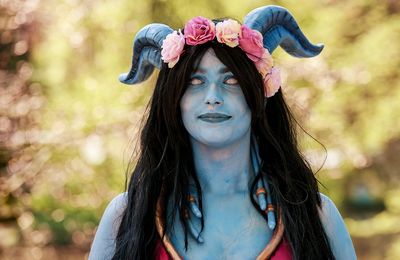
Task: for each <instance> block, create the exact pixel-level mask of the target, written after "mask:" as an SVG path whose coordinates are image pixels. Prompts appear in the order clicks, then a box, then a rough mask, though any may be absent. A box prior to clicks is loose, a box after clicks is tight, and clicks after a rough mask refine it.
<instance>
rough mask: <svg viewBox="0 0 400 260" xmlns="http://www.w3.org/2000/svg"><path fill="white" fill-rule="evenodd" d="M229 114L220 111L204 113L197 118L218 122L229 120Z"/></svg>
mask: <svg viewBox="0 0 400 260" xmlns="http://www.w3.org/2000/svg"><path fill="white" fill-rule="evenodd" d="M230 118H231V116H228V115H225V114H221V113H205V114H202V115H200V116H199V119H200V120H202V121H205V122H209V123H219V122H223V121H226V120H229V119H230Z"/></svg>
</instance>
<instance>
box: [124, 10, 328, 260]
mask: <svg viewBox="0 0 400 260" xmlns="http://www.w3.org/2000/svg"><path fill="white" fill-rule="evenodd" d="M209 41H214V42H215V41H217V42H218V43H221V44H225V45H227V46H229V47H231V48H236V47H238V48H240V49H242V50H243V51H244V52H245V54H246V55H247V57H248V58H249V59H250V60H252V61H253V62H254V64H255V65H256V68H257V70H258V71H259V72H260V74H261V75H262V77H263V81H264V93H265V100H264V101H265V103H266V101H267V99H268V98H271V97H272V96H273V95H274V94H275V93H276V92H277V91H278V89H279V87H280V81H279V80H276V79H277V78H278V76H277V74H276V73H277V72H278V71H277V70H276V68H274V67H273V64H272V58H271V56H270V54H272V52H273V51H274V50H275V49H276V48H277V46H281V47H282V48H283V49H284V50H285V51H286V52H287V53H289V54H290V55H292V56H295V57H313V56H316V55H318V54H319V53H320V52H321V51H322V49H323V45H322V44H317V45H314V44H312V43H310V42H309V41H308V39H307V38H306V37H305V36H304V34H303V33H302V31H301V30H300V28H299V26H298V24H297V22H296V21H295V20H294V18H293V16H292V15H291V14H290V13H289V11H287V10H286V9H285V8H282V7H279V6H264V7H260V8H257V9H255V10H253V11H251V12H250V13H249V14H248V15H247V16H246V17H245V19H244V22H243V25H240V24H238V23H237V22H236V21H233V20H230V19H228V20H224V21H222V22H217V23H216V24H215V22H213V21H211V20H209V19H207V18H204V17H195V18H193V19H192V20H190V21H189V22H188V23H187V24H186V26H185V28H184V31H183V32H181V31H180V30H175V31H174V30H173V29H171V28H170V27H169V26H167V25H164V24H149V25H147V26H145V27H144V28H142V29H141V30H140V31H139V32H138V33H137V35H136V36H135V39H134V46H133V58H132V65H131V69H130V71H129V72H128V73H124V74H122V75H120V77H119V79H120V81H121V82H122V83H125V84H138V83H140V82H143V81H144V80H146V79H147V78H148V77H149V76H150V75H151V74H152V72H153V70H154V68H159V69H161V67H162V64H163V62H165V63H168V69H173V68H174V66H175V64H177V63H178V62H179V57H180V55H181V54H182V53H183V52H184V48H185V46H188V45H192V46H193V45H198V44H204V43H206V42H209ZM254 146H255V147H256V142H255V141H254ZM252 153H253V151H252ZM252 158H253V165H256V167H255V169H254V172H255V173H258V172H259V170H261V169H262V167H260V165H262V162H261V160H260V158H259V157H258V156H257V151H254V155H253V156H252ZM251 192H252V193H254V194H255V196H256V197H257V198H258V201H259V205H260V208H261V210H262V211H264V212H265V215H266V217H267V218H268V225H269V227H270V228H271V229H272V230H274V229H275V224H277V228H276V229H275V232H274V235H273V238H272V239H271V241H270V243H269V244H268V245H267V246H266V248H265V249H264V251H263V252H262V253H261V254H260V256H259V257H258V258H257V259H267V258H270V259H290V258H291V255H292V254H291V252H290V246H289V244H288V241H287V240H286V239H285V238H283V237H284V236H283V234H284V227H283V223H282V219H281V216H280V215H281V214H280V213H279V212H277V211H279V210H275V209H276V208H277V207H276V206H274V205H273V204H272V201H271V196H269V193H270V190H269V187H268V183H267V182H265V181H263V179H262V178H261V180H260V182H259V185H258V186H257V187H256V190H254V191H251ZM193 197H194V196H190V198H188V201H190V203H193V204H195V203H196V200H195V199H193ZM263 200H264V201H265V200H267V203H262V201H263ZM261 205H264V206H261ZM278 209H279V208H278ZM158 211H159V212H161V213H159V214H158V217H157V219H156V222H157V223H156V225H157V229H158V232H159V234H160V235H161V234H162V233H163V232H162V230H163V226H164V225H163V222H164V221H163V217H162V216H163V214H162V211H161V210H160V209H159V210H158ZM193 213H194V215H196V216H197V214H196V213H195V212H193ZM200 217H201V216H200ZM276 218H277V219H278V221H277V222H278V223H276V222H275V219H276ZM198 237H199V236H197V238H198ZM164 238H165V237H164ZM282 238H283V240H282ZM163 244H164V246H163ZM167 251H168V253H169V254H168V253H167ZM156 254H157V256H158V257H159V258H158V259H170V257H172V258H173V259H180V257H179V255H178V254H177V253H176V250H175V249H174V248H173V246H172V244H171V243H170V242H169V241H168V239H163V241H162V242H161V241H159V244H158V246H157V252H156Z"/></svg>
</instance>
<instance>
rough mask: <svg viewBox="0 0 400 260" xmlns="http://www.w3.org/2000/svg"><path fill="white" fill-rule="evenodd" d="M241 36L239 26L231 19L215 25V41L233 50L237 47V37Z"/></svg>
mask: <svg viewBox="0 0 400 260" xmlns="http://www.w3.org/2000/svg"><path fill="white" fill-rule="evenodd" d="M240 34H241V28H240V24H239V23H238V22H237V21H235V20H232V19H228V20H225V21H223V22H219V23H217V26H216V36H217V41H219V42H220V43H225V44H226V45H228V46H229V47H231V48H233V47H236V46H238V45H239V35H240Z"/></svg>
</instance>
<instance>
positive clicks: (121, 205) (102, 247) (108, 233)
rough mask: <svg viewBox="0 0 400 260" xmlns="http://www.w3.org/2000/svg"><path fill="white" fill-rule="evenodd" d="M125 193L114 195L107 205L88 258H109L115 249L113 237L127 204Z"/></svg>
mask: <svg viewBox="0 0 400 260" xmlns="http://www.w3.org/2000/svg"><path fill="white" fill-rule="evenodd" d="M127 199H128V198H127V193H126V192H124V193H121V194H119V195H117V196H116V197H114V198H113V199H112V200H111V201H110V203H109V204H108V205H107V207H106V209H105V211H104V213H103V216H102V217H101V220H100V223H99V226H98V228H97V231H96V235H95V237H94V240H93V243H92V247H91V249H90V254H89V259H111V258H112V256H113V254H114V250H115V237H116V235H117V232H118V228H119V225H120V223H121V218H122V214H123V212H124V210H125V207H126V204H127Z"/></svg>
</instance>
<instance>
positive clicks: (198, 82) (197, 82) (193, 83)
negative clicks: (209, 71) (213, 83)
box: [190, 78, 203, 85]
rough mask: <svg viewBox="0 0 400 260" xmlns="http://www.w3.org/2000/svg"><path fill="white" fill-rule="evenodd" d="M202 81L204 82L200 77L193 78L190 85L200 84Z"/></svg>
mask: <svg viewBox="0 0 400 260" xmlns="http://www.w3.org/2000/svg"><path fill="white" fill-rule="evenodd" d="M201 83H203V81H202V80H201V79H199V78H192V79H191V80H190V85H200V84H201Z"/></svg>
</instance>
